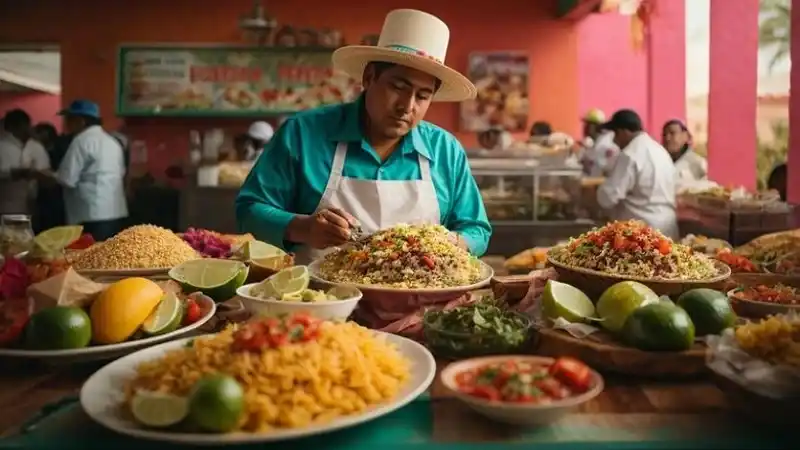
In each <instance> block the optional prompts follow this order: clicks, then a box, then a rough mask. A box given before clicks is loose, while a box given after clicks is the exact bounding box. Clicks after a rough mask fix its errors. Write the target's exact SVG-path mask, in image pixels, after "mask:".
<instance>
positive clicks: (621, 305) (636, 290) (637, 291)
mask: <svg viewBox="0 0 800 450" xmlns="http://www.w3.org/2000/svg"><path fill="white" fill-rule="evenodd" d="M657 302H658V295H656V293H655V292H653V290H652V289H650V288H649V287H647V286H645V285H644V284H642V283H638V282H636V281H621V282H619V283H616V284H614V285H613V286H611V287H609V288H608V289H606V290H605V292H603V295H601V296H600V299H599V300H598V301H597V315H598V316H599V317H600V319H601V320H602V321H601V322H600V325H602V326H603V328H605V329H606V330H608V331H611V332H613V333H616V332H618V331H620V330H622V327H623V325H625V321H626V320H627V319H628V316H630V315H631V313H633V311H635V310H636V309H638V308H639V307H641V306H644V305H648V304H651V303H657Z"/></svg>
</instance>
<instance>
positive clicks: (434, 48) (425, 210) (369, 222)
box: [236, 9, 491, 263]
mask: <svg viewBox="0 0 800 450" xmlns="http://www.w3.org/2000/svg"><path fill="white" fill-rule="evenodd" d="M449 36H450V31H449V30H448V28H447V25H445V23H444V22H442V21H441V20H440V19H439V18H437V17H434V16H432V15H430V14H427V13H424V12H421V11H415V10H410V9H399V10H395V11H392V12H390V13H389V14H388V15H387V16H386V21H385V22H384V25H383V29H382V31H381V36H380V40H379V42H378V45H377V46H367V45H355V46H348V47H343V48H340V49H338V50H336V51H335V52H334V54H333V66H334V69H335V70H339V71H342V72H345V73H347V74H349V75H350V76H352V77H353V78H355V79H360V80H361V82H362V84H363V87H364V92H363V94H362V95H361V96H360V97H359V98H358V99H357V100H356V101H355V102H352V103H345V104H340V105H335V106H328V107H323V108H318V109H313V110H309V111H304V112H301V113H298V114H295V115H294V116H292V117H291V118H289V119H288V120H287V121H286V123H284V124H283V126H281V127H280V128H279V129H278V131H277V133H276V134H275V136H274V137H273V139H272V140H271V141H270V143H269V144H268V145H267V147H266V149H265V151H264V155H263V156H262V157H261V158H259V160H258V162H257V163H256V164H255V166H254V168H253V170H252V171H251V172H250V175H249V176H248V178H247V180H246V181H245V183H244V185H243V186H242V188H241V191H239V196H238V197H237V199H236V216H237V220H238V222H239V227H240V229H241V231H244V232H250V233H253V234H254V235H255V236H257V237H258V238H259V239H261V240H264V241H267V242H270V243H272V244H274V245H276V246H279V247H282V248H284V249H286V250H290V251H294V252H295V253H296V260H297V261H299V262H301V263H307V262H309V261H311V260H313V259H316V258H318V257H320V256H321V255H322V254H323V252H324V251H325V250H327V249H330V248H332V247H334V246H337V245H341V244H343V243H345V242H347V241H348V240H349V239H350V238H351V231H352V230H353V229H354V228H356V227H360V228H361V231H363V233H372V232H374V231H377V230H379V229H384V228H387V227H391V226H393V225H396V224H398V223H433V224H439V223H441V224H442V225H444V226H446V227H447V228H448V229H450V230H451V231H452V232H453V238H454V240H456V241H457V242H458V243H459V244H460V245H462V246H463V247H465V248H467V249H469V250H470V251H471V252H472V253H473V254H475V255H478V256H479V255H481V254H483V253H484V252H485V251H486V247H487V244H488V241H489V237H490V234H491V227H490V225H489V222H488V220H487V218H486V212H485V209H484V206H483V202H482V200H481V196H480V192H479V190H478V187H477V185H476V183H475V180H474V179H473V177H472V174H471V173H470V170H469V165H468V163H467V158H466V155H465V153H464V150H463V148H462V147H461V145H460V144H459V142H458V140H456V138H455V137H453V135H451V134H450V133H448V132H447V131H445V130H443V129H441V128H439V127H437V126H435V125H432V124H430V123H427V122H424V121H422V119H423V117H424V116H425V113H426V112H427V110H428V107H429V106H430V104H431V102H432V101H451V102H460V101H463V100H468V99H472V98H474V97H475V93H476V91H475V86H473V85H472V83H471V82H470V81H469V80H468V79H467V78H466V77H464V76H463V75H461V74H460V73H458V72H456V71H455V70H453V69H451V68H449V67H447V66H446V65H444V57H445V53H446V51H447V44H448V39H449Z"/></svg>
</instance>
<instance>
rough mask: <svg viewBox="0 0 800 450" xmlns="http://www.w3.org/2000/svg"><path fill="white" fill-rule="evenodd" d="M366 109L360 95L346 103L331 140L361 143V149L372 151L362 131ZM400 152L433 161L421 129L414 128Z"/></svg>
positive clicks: (405, 139) (401, 144)
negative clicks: (362, 115) (413, 153)
mask: <svg viewBox="0 0 800 450" xmlns="http://www.w3.org/2000/svg"><path fill="white" fill-rule="evenodd" d="M363 108H364V95H363V94H362V95H360V96H359V97H358V98H357V99H356V100H355V101H353V102H351V103H345V104H344V105H343V109H342V121H341V122H340V123H339V124H336V125H335V126H336V128H335V129H334V130H333V131H332V132H331V133H330V138H331V140H332V141H334V142H361V148H363V149H372V146H370V145H369V143H368V142H367V140H366V139H365V138H364V134H363V133H362V131H361V120H360V118H361V114H362V111H363ZM399 150H400V151H401V152H402V153H403V154H407V153H411V152H414V151H416V152H417V153H419V154H420V155H422V156H424V157H426V158H428V159H431V153H430V150H429V149H428V144H427V143H425V140H424V139H423V138H422V133H421V132H420V131H419V127H418V126H417V127H414V128H412V129H411V132H410V133H408V135H406V136H405V137H403V139H402V140H401V141H400V147H399Z"/></svg>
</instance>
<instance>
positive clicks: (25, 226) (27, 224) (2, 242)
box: [0, 214, 34, 256]
mask: <svg viewBox="0 0 800 450" xmlns="http://www.w3.org/2000/svg"><path fill="white" fill-rule="evenodd" d="M33 236H34V235H33V227H32V226H31V216H28V215H25V214H5V215H3V216H0V254H2V255H3V256H15V255H18V254H20V253H22V252H27V251H28V250H30V248H31V245H32V244H33Z"/></svg>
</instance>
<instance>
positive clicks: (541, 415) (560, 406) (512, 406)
mask: <svg viewBox="0 0 800 450" xmlns="http://www.w3.org/2000/svg"><path fill="white" fill-rule="evenodd" d="M505 361H517V362H527V363H532V364H552V363H554V362H555V359H554V358H545V357H541V356H529V355H503V356H487V357H483V358H472V359H465V360H463V361H458V362H455V363H452V364H450V365H448V366H447V367H446V368H445V369H444V370H442V373H441V375H439V377H440V379H441V381H442V384H443V385H444V386H445V387H446V388H447V389H448V390H450V391H451V392H452V393H453V394H454V395H455V396H456V398H458V399H459V400H461V401H462V402H464V403H466V405H467V406H469V407H470V408H472V409H473V410H474V411H476V412H477V413H479V414H482V415H484V416H486V417H488V418H490V419H493V420H496V421H498V422H504V423H508V424H512V425H532V426H542V425H548V424H551V423H553V422H556V421H558V420H559V419H561V418H563V417H564V416H566V415H567V414H569V413H570V412H572V411H574V410H576V409H578V406H580V405H581V404H583V403H586V402H588V401H589V400H591V399H593V398H595V397H597V396H598V395H599V394H600V393H601V392H603V387H604V383H603V377H602V376H600V374H599V373H597V372H596V371H594V370H592V379H593V383H592V388H591V389H590V390H589V391H587V392H584V393H583V394H580V395H576V396H575V397H570V398H567V399H564V400H561V401H555V402H552V403H547V404H541V405H536V404H525V403H508V402H497V401H489V400H484V399H481V398H477V397H473V396H471V395H467V394H465V393H463V392H461V390H459V389H458V385H457V384H456V375H458V374H459V373H461V372H463V371H465V370H473V369H475V368H477V367H480V366H485V365H487V364H496V363H503V362H505Z"/></svg>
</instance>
